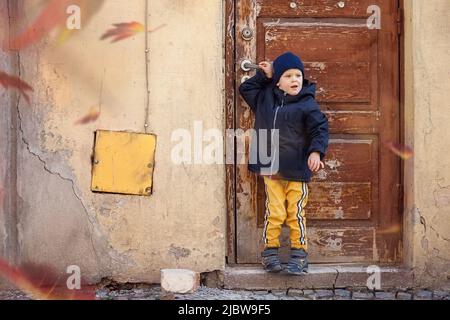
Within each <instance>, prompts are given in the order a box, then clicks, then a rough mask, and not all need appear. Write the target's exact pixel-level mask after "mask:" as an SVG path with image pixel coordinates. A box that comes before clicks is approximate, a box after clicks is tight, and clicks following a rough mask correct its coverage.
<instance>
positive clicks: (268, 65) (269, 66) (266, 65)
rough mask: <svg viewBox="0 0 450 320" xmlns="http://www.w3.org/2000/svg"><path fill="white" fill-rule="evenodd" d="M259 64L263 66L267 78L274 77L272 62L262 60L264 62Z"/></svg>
mask: <svg viewBox="0 0 450 320" xmlns="http://www.w3.org/2000/svg"><path fill="white" fill-rule="evenodd" d="M258 66H259V67H260V68H261V70H262V71H264V73H265V74H266V77H267V78H269V79H272V77H273V67H272V63H270V62H268V61H262V62H260V63H258Z"/></svg>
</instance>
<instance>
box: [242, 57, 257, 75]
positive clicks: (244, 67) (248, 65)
mask: <svg viewBox="0 0 450 320" xmlns="http://www.w3.org/2000/svg"><path fill="white" fill-rule="evenodd" d="M241 69H242V71H244V72H249V71H250V70H252V69H255V70H256V69H259V66H258V65H257V64H254V63H252V62H251V61H250V60H248V59H244V60H242V61H241Z"/></svg>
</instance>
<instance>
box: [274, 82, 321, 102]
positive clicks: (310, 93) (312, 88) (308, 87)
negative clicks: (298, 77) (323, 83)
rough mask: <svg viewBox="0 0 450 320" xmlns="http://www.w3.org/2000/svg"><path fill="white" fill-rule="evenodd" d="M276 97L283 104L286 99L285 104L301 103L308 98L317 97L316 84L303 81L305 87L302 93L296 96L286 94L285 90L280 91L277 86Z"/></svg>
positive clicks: (275, 89) (275, 88)
mask: <svg viewBox="0 0 450 320" xmlns="http://www.w3.org/2000/svg"><path fill="white" fill-rule="evenodd" d="M273 91H274V93H275V96H276V98H277V100H278V102H281V101H282V100H283V98H284V101H285V102H295V101H300V100H303V99H306V98H313V99H315V97H316V84H315V83H313V82H310V81H309V80H308V79H303V87H302V90H300V92H299V93H298V94H297V95H295V96H291V95H289V94H286V93H285V92H284V91H283V90H281V89H279V88H278V87H277V86H275V87H274V89H273Z"/></svg>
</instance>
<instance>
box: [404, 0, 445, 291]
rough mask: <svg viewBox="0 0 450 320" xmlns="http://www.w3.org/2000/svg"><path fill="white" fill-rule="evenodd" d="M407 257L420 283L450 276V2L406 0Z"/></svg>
mask: <svg viewBox="0 0 450 320" xmlns="http://www.w3.org/2000/svg"><path fill="white" fill-rule="evenodd" d="M405 6H406V8H405V50H406V56H405V70H406V71H405V72H406V73H405V127H406V135H405V138H406V142H407V144H409V145H411V146H413V148H414V151H415V156H414V158H413V159H412V160H411V161H408V162H406V167H405V191H406V192H405V195H406V198H405V200H406V203H405V204H406V210H405V241H404V243H405V245H404V247H405V253H406V254H405V256H406V257H407V261H406V263H407V265H409V266H412V267H413V270H414V275H415V283H416V285H419V286H442V285H444V284H445V283H448V280H449V279H450V278H449V277H450V157H448V155H447V153H448V150H450V136H449V130H448V128H449V123H450V110H449V106H450V104H449V101H450V32H449V31H450V2H449V1H448V0H433V1H421V0H412V1H411V0H407V1H405Z"/></svg>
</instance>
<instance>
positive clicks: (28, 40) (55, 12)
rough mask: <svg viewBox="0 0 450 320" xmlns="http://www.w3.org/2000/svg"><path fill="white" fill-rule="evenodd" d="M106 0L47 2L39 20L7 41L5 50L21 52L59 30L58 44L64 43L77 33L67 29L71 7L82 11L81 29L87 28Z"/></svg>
mask: <svg viewBox="0 0 450 320" xmlns="http://www.w3.org/2000/svg"><path fill="white" fill-rule="evenodd" d="M103 3H104V0H95V1H92V0H47V1H45V2H44V7H43V8H42V10H41V11H40V13H39V14H38V15H37V18H36V19H35V20H34V21H33V22H32V23H31V24H30V25H29V26H27V27H26V28H25V30H24V31H23V32H22V33H21V34H19V35H18V36H16V37H13V38H12V39H10V40H9V41H5V42H4V44H3V48H5V49H10V50H21V49H24V48H26V47H28V46H30V45H32V44H34V43H36V42H38V41H40V40H41V39H42V38H43V37H44V36H46V35H47V34H49V33H50V32H51V31H52V30H54V29H56V28H59V29H60V31H59V36H58V42H59V43H61V42H64V41H65V40H67V39H68V38H69V37H70V35H71V34H72V33H73V32H75V31H77V30H76V29H75V30H69V29H67V27H66V22H67V19H68V18H69V16H70V14H69V13H67V9H68V7H69V6H72V5H76V6H78V7H79V8H80V11H81V17H82V20H81V29H83V28H84V27H86V25H87V24H88V23H89V22H90V20H91V19H92V17H93V16H94V15H95V13H97V12H98V11H99V9H100V8H101V7H102V5H103Z"/></svg>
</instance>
